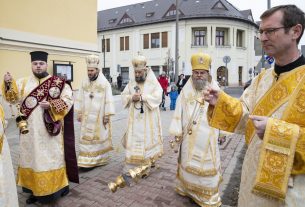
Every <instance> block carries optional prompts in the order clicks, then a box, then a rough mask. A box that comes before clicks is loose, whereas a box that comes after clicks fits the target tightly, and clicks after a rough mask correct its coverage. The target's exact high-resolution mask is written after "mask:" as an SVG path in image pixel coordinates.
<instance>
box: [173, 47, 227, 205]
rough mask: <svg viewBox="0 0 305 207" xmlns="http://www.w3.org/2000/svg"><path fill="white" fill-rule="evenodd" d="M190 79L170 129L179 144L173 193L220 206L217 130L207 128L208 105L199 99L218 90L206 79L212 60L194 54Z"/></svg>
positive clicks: (209, 79) (201, 54)
mask: <svg viewBox="0 0 305 207" xmlns="http://www.w3.org/2000/svg"><path fill="white" fill-rule="evenodd" d="M191 64H192V76H191V78H190V79H189V80H188V82H187V83H186V84H185V86H184V87H183V89H182V90H181V92H180V95H179V97H178V100H177V104H176V110H175V113H174V116H173V119H172V122H171V125H170V128H169V132H170V134H172V135H173V136H175V141H176V142H177V144H180V143H181V146H180V151H179V158H178V171H177V186H176V191H177V193H179V194H180V195H182V196H188V197H190V198H191V199H192V200H193V201H195V202H196V203H197V204H198V205H200V206H202V207H207V206H213V207H218V206H220V205H221V201H220V195H219V189H218V188H219V184H220V181H221V169H220V155H219V148H218V143H217V138H218V133H219V132H218V130H217V129H215V128H212V127H210V126H209V124H208V120H207V116H206V113H207V109H208V103H207V102H205V101H204V99H203V97H202V93H203V90H204V89H205V87H206V86H207V85H211V87H213V88H215V89H219V87H218V86H217V84H216V82H215V81H212V79H211V76H210V75H209V70H210V65H211V57H210V56H209V55H208V54H204V53H197V54H194V55H192V57H191Z"/></svg>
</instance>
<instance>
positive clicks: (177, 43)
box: [175, 0, 179, 82]
mask: <svg viewBox="0 0 305 207" xmlns="http://www.w3.org/2000/svg"><path fill="white" fill-rule="evenodd" d="M178 73H179V4H178V0H176V51H175V82H176V81H178Z"/></svg>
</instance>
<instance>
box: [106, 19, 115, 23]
mask: <svg viewBox="0 0 305 207" xmlns="http://www.w3.org/2000/svg"><path fill="white" fill-rule="evenodd" d="M108 22H109V24H113V23H115V22H116V19H109V21H108Z"/></svg>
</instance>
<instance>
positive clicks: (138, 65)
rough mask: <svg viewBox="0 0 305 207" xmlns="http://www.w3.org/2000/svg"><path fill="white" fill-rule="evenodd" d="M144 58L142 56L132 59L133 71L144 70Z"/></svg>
mask: <svg viewBox="0 0 305 207" xmlns="http://www.w3.org/2000/svg"><path fill="white" fill-rule="evenodd" d="M146 63H147V61H146V58H145V56H143V55H138V56H136V57H134V58H133V59H132V65H133V68H134V69H135V70H137V69H138V70H139V69H145V68H146Z"/></svg>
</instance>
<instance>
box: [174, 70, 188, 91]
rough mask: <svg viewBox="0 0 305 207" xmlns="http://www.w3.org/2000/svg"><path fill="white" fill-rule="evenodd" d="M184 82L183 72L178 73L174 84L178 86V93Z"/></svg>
mask: <svg viewBox="0 0 305 207" xmlns="http://www.w3.org/2000/svg"><path fill="white" fill-rule="evenodd" d="M185 84H186V79H185V78H184V74H180V75H179V78H178V81H177V83H176V86H177V87H178V94H180V92H181V90H182V88H183V86H184V85H185Z"/></svg>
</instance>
